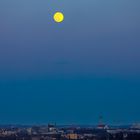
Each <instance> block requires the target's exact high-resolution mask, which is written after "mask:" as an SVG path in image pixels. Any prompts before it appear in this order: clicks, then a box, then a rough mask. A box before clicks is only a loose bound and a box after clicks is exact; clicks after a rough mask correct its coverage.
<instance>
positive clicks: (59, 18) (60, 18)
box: [53, 12, 64, 22]
mask: <svg viewBox="0 0 140 140" xmlns="http://www.w3.org/2000/svg"><path fill="white" fill-rule="evenodd" d="M53 19H54V21H55V22H62V21H63V20H64V15H63V13H61V12H56V13H55V14H54V16H53Z"/></svg>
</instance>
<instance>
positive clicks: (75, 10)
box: [0, 0, 140, 124]
mask: <svg viewBox="0 0 140 140" xmlns="http://www.w3.org/2000/svg"><path fill="white" fill-rule="evenodd" d="M139 7H140V1H138V0H116V1H113V0H106V1H105V0H76V1H75V0H67V1H66V0H59V1H52V0H41V1H40V0H30V1H29V0H20V1H19V0H14V1H10V0H9V1H8V0H0V123H4V124H7V123H22V124H24V123H25V124H32V123H36V124H41V123H48V122H57V123H58V124H64V123H66V124H96V123H98V116H100V115H102V116H103V117H104V121H105V122H106V123H112V124H122V123H124V124H126V123H133V122H140V110H139V108H140V8H139ZM56 11H61V12H63V13H64V15H65V20H64V22H63V23H60V24H58V23H55V22H54V21H53V18H52V17H53V14H54V13H55V12H56Z"/></svg>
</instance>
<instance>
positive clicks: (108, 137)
mask: <svg viewBox="0 0 140 140" xmlns="http://www.w3.org/2000/svg"><path fill="white" fill-rule="evenodd" d="M0 140H140V128H139V126H137V127H134V126H133V127H108V126H104V125H101V126H98V127H78V126H63V127H62V126H61V127H60V126H59V127H56V126H55V125H48V126H20V127H19V126H7V127H1V128H0Z"/></svg>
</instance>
